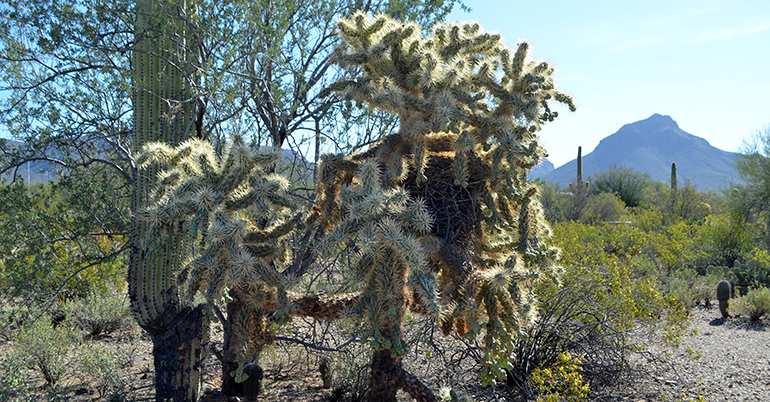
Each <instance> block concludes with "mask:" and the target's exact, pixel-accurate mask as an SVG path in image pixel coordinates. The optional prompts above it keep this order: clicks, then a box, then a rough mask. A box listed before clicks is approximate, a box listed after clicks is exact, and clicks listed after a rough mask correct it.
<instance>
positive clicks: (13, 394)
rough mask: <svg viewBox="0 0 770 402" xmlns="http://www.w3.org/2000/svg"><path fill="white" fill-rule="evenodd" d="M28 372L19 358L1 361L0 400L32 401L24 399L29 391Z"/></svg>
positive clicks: (5, 358) (8, 357)
mask: <svg viewBox="0 0 770 402" xmlns="http://www.w3.org/2000/svg"><path fill="white" fill-rule="evenodd" d="M28 378H29V376H28V375H27V370H26V367H25V366H24V364H23V363H22V362H21V361H20V360H19V359H18V357H17V356H5V357H3V359H0V400H3V401H26V400H29V401H32V400H33V399H32V398H31V397H29V398H28V399H22V398H23V396H24V395H25V394H26V391H27V380H28Z"/></svg>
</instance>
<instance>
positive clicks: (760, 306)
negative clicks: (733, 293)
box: [732, 287, 770, 321]
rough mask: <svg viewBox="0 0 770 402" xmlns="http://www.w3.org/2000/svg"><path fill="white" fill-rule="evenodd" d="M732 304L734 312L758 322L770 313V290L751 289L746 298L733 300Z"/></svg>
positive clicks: (763, 288)
mask: <svg viewBox="0 0 770 402" xmlns="http://www.w3.org/2000/svg"><path fill="white" fill-rule="evenodd" d="M732 304H733V310H735V311H738V312H740V313H743V314H745V315H747V316H749V319H751V320H752V321H758V320H759V319H760V318H762V317H763V316H764V315H766V314H768V313H770V289H768V288H765V287H761V288H758V289H750V290H749V292H748V293H747V294H746V295H745V296H741V297H738V298H736V299H733V301H732Z"/></svg>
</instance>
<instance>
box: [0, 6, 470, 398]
mask: <svg viewBox="0 0 770 402" xmlns="http://www.w3.org/2000/svg"><path fill="white" fill-rule="evenodd" d="M454 4H455V2H454V1H449V2H433V1H418V0H403V1H389V2H381V1H377V2H371V1H368V2H347V1H335V0H329V1H322V2H314V3H313V4H312V7H311V6H310V5H309V3H308V2H306V1H273V0H264V1H257V2H245V1H227V2H207V1H190V2H174V1H157V2H153V1H147V2H144V1H140V2H136V3H135V2H132V1H123V0H116V1H112V2H93V1H90V0H84V1H74V0H73V1H71V2H58V1H56V2H54V1H39V2H32V3H20V2H16V1H9V2H6V3H5V4H4V5H3V6H2V9H4V10H11V11H10V12H9V13H3V16H2V17H0V28H2V32H0V60H2V61H3V65H4V67H5V68H4V69H3V70H2V71H0V74H1V76H0V90H2V91H3V92H4V93H6V94H7V96H6V97H3V98H2V100H0V103H1V106H0V117H1V118H0V121H2V124H3V127H4V128H3V130H6V131H7V132H8V133H10V134H11V135H12V136H14V137H15V138H18V139H21V140H24V141H25V144H26V146H25V147H23V148H12V147H10V146H8V144H4V143H3V144H0V148H2V166H1V167H0V169H1V172H0V173H5V172H9V171H14V169H16V168H18V166H21V165H22V164H23V163H26V162H29V161H40V160H44V161H48V162H50V163H53V164H56V165H57V166H59V167H61V169H62V170H63V171H61V172H59V174H60V175H65V174H69V173H67V172H70V171H78V170H80V171H82V170H85V169H91V168H95V167H97V166H99V167H100V168H105V169H109V170H111V171H112V175H113V176H114V177H115V178H116V179H115V180H111V181H109V182H107V184H109V185H110V188H109V189H105V193H106V194H113V193H114V194H118V195H119V196H120V197H130V196H131V194H132V193H133V194H134V196H133V202H132V208H131V209H129V208H123V209H122V210H120V211H116V212H115V213H116V214H118V215H121V219H118V220H122V221H127V220H128V219H127V218H128V217H129V216H130V215H131V211H133V212H134V213H136V212H137V211H140V210H143V209H144V208H145V207H146V206H147V204H146V191H148V189H149V188H150V187H151V184H152V182H153V181H154V180H155V179H156V177H155V173H156V172H155V171H154V170H153V169H150V170H149V171H147V173H146V174H140V172H139V171H137V170H136V165H135V161H134V157H135V155H136V153H137V151H138V150H140V149H141V148H142V146H143V145H144V144H145V143H146V142H150V141H163V142H166V143H168V144H171V145H175V144H177V143H180V142H182V141H183V140H185V139H189V138H193V137H198V138H206V137H208V138H211V139H213V140H214V141H215V146H216V147H217V149H218V150H219V151H220V152H221V150H222V147H223V146H224V143H225V139H227V138H228V137H229V135H230V134H231V133H233V132H236V131H240V132H243V133H244V135H245V136H247V137H249V138H252V139H253V140H254V141H253V142H254V144H255V145H257V146H258V145H263V144H269V145H273V146H277V147H280V146H285V145H289V146H291V147H292V148H293V149H294V150H295V151H297V152H304V151H303V150H302V149H301V148H300V147H299V145H301V144H302V143H303V142H302V141H303V138H305V137H302V136H297V133H302V132H303V131H307V130H308V129H309V128H310V130H311V132H312V133H313V136H314V137H315V138H316V141H315V144H318V145H319V147H320V145H321V141H320V139H321V136H322V134H323V135H324V138H331V139H335V140H337V139H340V138H346V137H345V135H346V132H345V131H344V130H345V129H347V128H348V127H345V126H344V125H338V123H339V116H341V115H345V114H346V113H347V114H350V113H351V112H352V109H351V108H347V107H344V106H343V105H339V104H338V99H337V98H334V97H331V98H321V97H319V96H318V94H319V92H320V90H321V89H322V87H323V86H324V85H325V83H327V82H331V81H332V80H334V79H336V78H337V77H339V76H341V75H342V74H345V73H346V71H344V70H339V69H337V68H336V67H334V64H333V62H332V57H331V54H332V50H333V46H334V43H335V39H334V36H333V22H334V21H335V20H336V19H337V18H338V17H339V16H344V15H350V14H351V13H352V12H353V11H354V10H356V9H359V8H363V9H367V10H370V11H380V12H389V13H392V14H393V15H395V16H397V17H398V18H401V19H413V20H417V21H420V23H421V24H423V25H425V26H427V25H429V24H431V23H433V22H435V21H439V20H441V19H443V18H444V17H445V16H446V14H447V13H448V12H449V11H450V10H451V8H452V7H453V5H454ZM148 10H149V11H148ZM134 66H140V67H142V66H143V68H145V69H144V70H141V69H140V70H137V69H135V68H134ZM367 116H370V115H363V116H362V115H357V116H356V117H357V118H359V119H360V120H359V121H363V122H365V123H368V125H367V126H364V127H363V128H361V132H363V133H364V134H365V135H364V136H362V137H361V140H362V141H367V140H373V139H376V138H379V136H380V135H381V134H382V133H383V132H385V131H381V130H380V129H382V130H387V129H388V128H389V127H390V126H389V125H388V124H387V122H386V123H385V124H379V123H376V122H377V120H376V119H371V120H368V119H369V117H367ZM375 117H376V116H375ZM372 121H373V122H374V123H372ZM311 122H312V123H313V124H310V123H311ZM372 127H374V128H375V129H376V130H377V131H374V132H373V131H372ZM323 130H325V131H326V133H323V132H322V131H323ZM295 137H298V138H295ZM356 140H358V139H356ZM346 141H347V140H344V141H340V142H341V143H345V142H346ZM287 143H288V144H287ZM316 153H317V151H316ZM300 160H304V161H308V160H309V158H301V159H300ZM79 177H80V179H81V180H83V181H85V182H89V181H90V178H89V177H88V175H81V176H79ZM134 215H135V214H134ZM142 225H146V223H141V222H135V224H134V226H133V228H134V230H133V233H134V234H135V236H134V238H133V239H134V240H133V241H132V242H131V243H130V244H131V246H132V248H133V255H134V257H133V259H132V264H131V266H130V271H131V272H130V274H129V279H130V282H131V291H132V293H133V295H134V297H133V300H134V307H135V310H136V312H137V316H138V318H139V321H140V323H142V325H143V327H145V329H147V330H148V331H149V332H150V333H152V334H155V335H156V336H157V337H158V339H157V341H158V342H159V343H164V344H166V346H169V345H172V344H174V343H175V342H176V343H179V342H181V343H183V344H185V345H187V346H185V347H191V348H192V349H191V350H190V354H189V355H188V356H189V357H190V359H188V360H185V361H181V360H180V361H178V362H175V363H169V364H170V365H169V364H167V363H163V362H162V359H163V358H164V355H163V353H164V349H165V348H166V346H164V347H159V348H158V349H157V350H156V370H157V371H158V372H157V373H156V378H157V380H158V387H157V388H158V392H157V394H156V398H158V399H163V398H170V397H174V398H175V400H178V401H181V400H188V399H192V398H194V397H195V395H196V392H197V385H195V384H194V383H196V382H198V381H199V380H200V376H196V375H195V374H196V373H197V372H198V371H197V370H198V369H199V368H198V366H195V363H194V362H195V360H198V359H199V358H200V357H201V355H200V354H199V353H198V352H199V350H202V348H198V347H197V346H196V345H198V344H199V343H202V342H203V339H204V335H205V330H204V329H201V327H200V313H201V311H202V308H203V307H202V306H192V305H186V304H184V303H181V304H180V302H179V299H178V294H177V293H178V291H177V290H176V286H178V284H176V283H175V282H174V280H173V278H172V277H171V276H170V275H169V270H168V269H167V268H170V267H171V266H176V267H177V268H180V261H182V259H183V255H181V254H173V253H169V254H167V257H169V260H168V261H169V263H170V264H171V265H167V264H166V260H165V259H163V258H160V257H158V258H157V259H155V260H154V262H152V261H149V260H148V259H147V258H145V257H146V255H147V254H146V252H144V251H142V247H143V244H144V242H143V241H142V240H141V236H142V235H141V234H142V233H143V231H144V228H143V227H142ZM179 236H180V237H176V238H175V240H177V241H181V242H184V241H185V238H184V236H183V235H181V234H179ZM311 239H312V237H311ZM168 240H169V244H166V245H162V246H161V245H159V248H158V252H159V253H160V254H157V255H158V256H163V255H164V253H165V252H166V251H164V247H166V248H168V247H172V245H171V243H172V242H171V239H168ZM186 241H188V242H189V239H187V240H186ZM143 253H144V254H143ZM148 264H149V265H148ZM300 268H301V269H306V268H307V264H305V265H302V266H301V267H300ZM156 285H157V287H154V286H156ZM174 316H176V318H177V319H176V320H174V319H173V317H174ZM230 318H232V319H235V318H236V317H230ZM183 327H185V328H183ZM174 329H178V330H180V331H178V332H179V333H187V334H188V335H189V336H190V342H187V341H184V342H182V341H183V340H181V339H176V340H174V339H170V338H169V339H166V338H163V336H164V335H163V334H171V333H173V331H174ZM190 345H193V346H190ZM169 347H170V346H169ZM167 350H170V349H167ZM174 355H175V356H176V354H174ZM169 361H170V362H173V361H172V360H169ZM225 363H226V364H227V363H228V362H225ZM164 381H168V383H164ZM171 383H174V384H171Z"/></svg>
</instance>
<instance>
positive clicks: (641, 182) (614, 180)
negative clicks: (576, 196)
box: [589, 165, 653, 207]
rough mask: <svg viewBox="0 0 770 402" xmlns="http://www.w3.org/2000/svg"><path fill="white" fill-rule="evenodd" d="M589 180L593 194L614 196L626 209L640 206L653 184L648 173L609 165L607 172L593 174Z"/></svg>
mask: <svg viewBox="0 0 770 402" xmlns="http://www.w3.org/2000/svg"><path fill="white" fill-rule="evenodd" d="M589 180H590V182H591V188H592V189H593V191H594V193H610V194H615V195H617V196H618V197H620V199H621V200H622V201H623V202H624V203H625V204H626V206H628V207H638V206H640V205H642V204H643V203H644V202H645V196H646V195H647V192H648V191H649V189H650V188H651V186H652V182H653V181H652V178H650V175H649V173H642V172H638V171H635V170H634V169H632V168H629V167H626V166H617V165H610V168H609V169H608V170H606V171H601V172H596V173H594V175H593V176H592V177H591V178H590V179H589Z"/></svg>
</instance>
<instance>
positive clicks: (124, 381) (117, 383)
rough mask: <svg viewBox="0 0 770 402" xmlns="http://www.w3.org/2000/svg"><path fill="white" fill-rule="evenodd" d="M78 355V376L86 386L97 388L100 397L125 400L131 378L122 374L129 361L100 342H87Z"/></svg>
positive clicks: (110, 399)
mask: <svg viewBox="0 0 770 402" xmlns="http://www.w3.org/2000/svg"><path fill="white" fill-rule="evenodd" d="M80 352H81V353H80V355H79V356H78V368H79V369H80V370H79V371H78V377H79V379H80V381H81V383H82V384H83V385H85V386H90V387H92V388H94V389H96V391H97V393H98V397H99V398H100V399H102V398H105V399H107V400H109V401H123V400H125V399H126V395H127V392H128V385H129V379H128V378H127V377H125V376H123V375H121V371H122V370H123V369H125V368H127V367H128V365H129V363H130V362H129V361H128V359H125V358H124V356H121V355H119V354H118V355H116V354H114V353H113V352H112V351H111V350H109V349H107V348H105V347H104V346H102V345H98V344H93V343H91V344H87V345H85V346H84V347H83V348H81V351H80Z"/></svg>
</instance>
